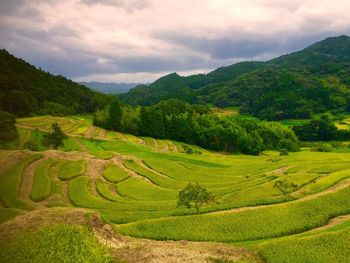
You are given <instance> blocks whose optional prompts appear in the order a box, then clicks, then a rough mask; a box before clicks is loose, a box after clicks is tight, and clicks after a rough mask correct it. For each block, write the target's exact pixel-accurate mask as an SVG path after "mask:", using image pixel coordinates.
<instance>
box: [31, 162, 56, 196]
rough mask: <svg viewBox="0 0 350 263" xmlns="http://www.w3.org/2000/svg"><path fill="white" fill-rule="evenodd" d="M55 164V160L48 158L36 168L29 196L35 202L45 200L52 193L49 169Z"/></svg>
mask: <svg viewBox="0 0 350 263" xmlns="http://www.w3.org/2000/svg"><path fill="white" fill-rule="evenodd" d="M53 164H55V160H53V159H47V160H45V161H43V162H41V163H40V164H39V165H38V167H37V168H36V170H35V172H34V175H33V186H32V191H31V193H30V196H29V197H30V199H32V200H33V201H34V202H38V201H41V200H44V199H46V198H47V197H48V196H49V195H50V192H51V179H50V176H49V169H50V167H51V166H52V165H53Z"/></svg>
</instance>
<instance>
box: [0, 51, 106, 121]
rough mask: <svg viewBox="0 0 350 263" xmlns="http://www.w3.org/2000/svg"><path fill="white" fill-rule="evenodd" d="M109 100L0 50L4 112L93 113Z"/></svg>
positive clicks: (1, 94) (25, 113)
mask: <svg viewBox="0 0 350 263" xmlns="http://www.w3.org/2000/svg"><path fill="white" fill-rule="evenodd" d="M111 98H112V97H111V96H107V95H104V94H101V93H98V92H95V91H92V90H90V89H88V88H86V87H84V86H82V85H79V84H77V83H75V82H73V81H71V80H68V79H66V78H64V77H63V76H54V75H51V74H50V73H47V72H44V71H42V70H39V69H37V68H35V67H34V66H32V65H30V64H28V63H26V62H25V61H23V60H22V59H18V58H16V57H14V56H13V55H11V54H9V53H8V52H7V51H6V50H0V100H1V101H0V108H2V109H3V110H5V111H8V112H11V113H14V114H16V115H18V116H24V115H29V114H32V113H39V114H54V115H66V114H72V113H82V112H94V110H95V108H96V107H103V106H104V105H106V104H108V103H109V102H110V101H111Z"/></svg>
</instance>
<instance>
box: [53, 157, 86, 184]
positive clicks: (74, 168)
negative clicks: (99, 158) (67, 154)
mask: <svg viewBox="0 0 350 263" xmlns="http://www.w3.org/2000/svg"><path fill="white" fill-rule="evenodd" d="M84 171H85V161H84V160H79V161H70V162H67V163H66V164H65V165H63V168H62V169H61V170H60V172H59V174H58V178H60V179H61V180H63V181H67V180H72V179H74V178H76V177H78V176H80V175H82V174H83V173H84Z"/></svg>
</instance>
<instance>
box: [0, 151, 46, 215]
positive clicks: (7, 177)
mask: <svg viewBox="0 0 350 263" xmlns="http://www.w3.org/2000/svg"><path fill="white" fill-rule="evenodd" d="M39 158H41V155H39V154H36V155H30V156H28V157H25V158H23V159H20V160H19V161H18V162H17V163H16V164H15V165H13V166H11V167H10V168H8V169H7V170H6V171H5V172H4V173H3V174H2V175H1V176H0V200H1V204H2V205H3V206H4V207H7V208H19V209H30V207H29V206H28V205H27V204H26V203H25V202H23V200H20V199H18V198H17V192H18V189H19V186H20V183H21V180H22V178H21V177H22V173H23V171H24V169H25V167H26V166H28V165H29V164H30V163H31V162H34V161H36V160H38V159H39Z"/></svg>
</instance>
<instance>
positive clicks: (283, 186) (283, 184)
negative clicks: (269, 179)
mask: <svg viewBox="0 0 350 263" xmlns="http://www.w3.org/2000/svg"><path fill="white" fill-rule="evenodd" d="M273 187H274V188H276V189H278V190H279V191H280V192H281V193H282V194H283V196H285V197H288V196H289V195H290V193H292V192H293V191H294V190H296V189H297V188H298V186H297V185H296V184H295V183H293V182H288V181H287V180H286V179H284V180H277V181H276V182H275V184H274V186H273Z"/></svg>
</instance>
